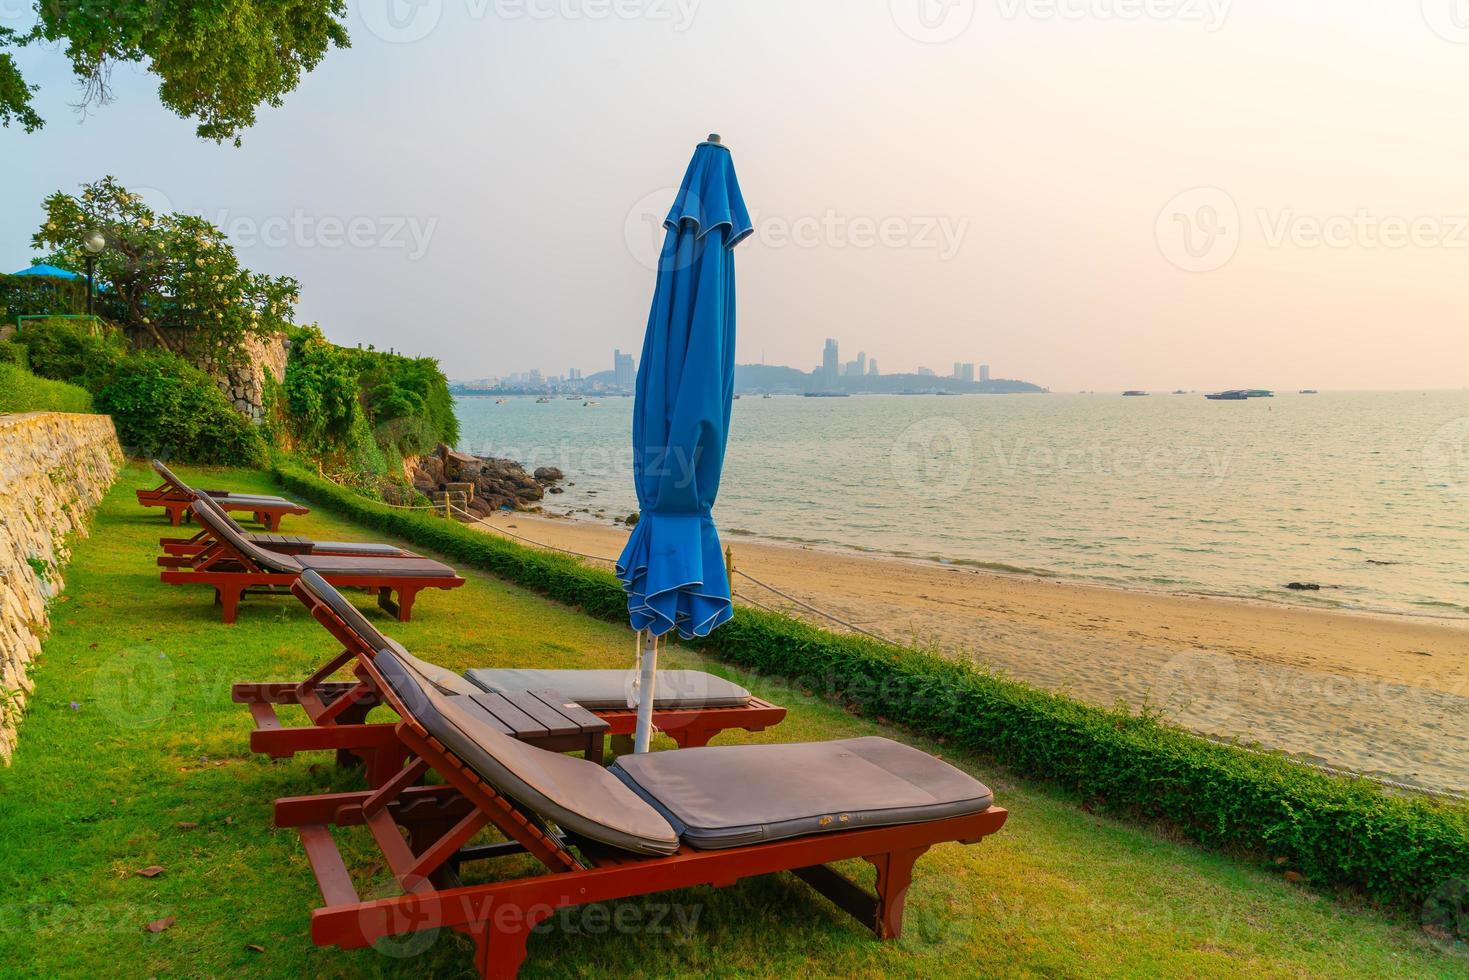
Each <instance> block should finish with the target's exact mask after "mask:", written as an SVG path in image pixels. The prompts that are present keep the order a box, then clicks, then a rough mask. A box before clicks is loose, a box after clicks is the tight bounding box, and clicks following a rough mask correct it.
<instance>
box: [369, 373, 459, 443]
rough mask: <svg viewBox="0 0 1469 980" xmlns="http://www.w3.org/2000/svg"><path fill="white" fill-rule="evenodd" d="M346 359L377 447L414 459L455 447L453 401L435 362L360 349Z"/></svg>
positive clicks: (455, 430) (455, 434)
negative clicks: (444, 446) (445, 446)
mask: <svg viewBox="0 0 1469 980" xmlns="http://www.w3.org/2000/svg"><path fill="white" fill-rule="evenodd" d="M347 353H348V355H349V356H350V357H351V359H352V363H353V364H354V366H355V367H356V369H357V375H358V378H359V379H360V383H361V386H362V392H363V398H364V400H365V401H366V404H367V409H368V415H369V417H370V418H371V420H372V423H373V426H374V428H375V429H376V431H377V432H378V441H379V442H380V443H383V444H384V445H385V446H392V447H394V448H396V449H397V451H398V452H399V453H400V454H402V455H405V456H414V455H420V454H422V453H426V452H428V451H430V450H431V449H433V448H434V447H435V446H436V445H438V444H439V443H441V442H442V443H447V444H448V445H451V446H452V445H453V444H454V443H456V442H458V441H459V419H458V417H457V416H455V414H454V399H453V396H451V395H450V394H449V381H448V379H447V378H445V377H444V373H443V371H442V370H440V368H439V362H438V361H436V360H434V359H433V358H431V357H404V356H402V355H399V354H392V353H386V354H385V353H383V352H382V351H376V350H363V349H361V348H358V349H356V350H350V351H348V352H347Z"/></svg>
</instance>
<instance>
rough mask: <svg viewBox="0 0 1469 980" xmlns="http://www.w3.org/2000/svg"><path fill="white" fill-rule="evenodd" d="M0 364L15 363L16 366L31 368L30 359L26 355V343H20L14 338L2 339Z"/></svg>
mask: <svg viewBox="0 0 1469 980" xmlns="http://www.w3.org/2000/svg"><path fill="white" fill-rule="evenodd" d="M0 364H14V365H15V366H16V367H22V368H29V367H30V359H29V358H28V357H27V356H26V347H25V344H19V343H16V342H15V341H13V340H0Z"/></svg>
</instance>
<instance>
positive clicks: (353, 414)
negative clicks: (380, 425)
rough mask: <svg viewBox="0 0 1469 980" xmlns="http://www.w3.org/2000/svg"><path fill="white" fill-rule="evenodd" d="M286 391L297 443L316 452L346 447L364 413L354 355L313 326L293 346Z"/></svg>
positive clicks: (319, 453) (286, 400)
mask: <svg viewBox="0 0 1469 980" xmlns="http://www.w3.org/2000/svg"><path fill="white" fill-rule="evenodd" d="M284 394H285V404H286V409H287V413H288V416H289V418H290V422H291V425H292V427H293V434H294V436H295V438H296V442H297V446H298V448H300V449H303V450H305V451H306V452H308V453H310V454H313V455H321V454H323V453H329V452H333V451H337V450H339V449H340V448H341V447H342V446H344V445H345V444H346V443H347V441H348V438H349V436H350V435H351V434H352V430H353V427H354V426H355V425H356V423H357V421H358V419H359V418H360V417H361V414H362V413H361V409H360V407H359V406H358V404H357V372H356V371H355V370H354V368H353V366H352V362H351V360H350V359H349V358H348V357H347V354H346V352H345V351H344V350H342V348H340V347H337V346H335V345H334V344H331V343H328V342H327V340H326V338H325V337H323V336H322V335H321V331H320V330H316V329H314V328H313V329H310V330H308V331H306V332H304V333H302V334H301V335H299V336H298V338H297V339H296V341H295V342H294V343H292V345H291V357H290V360H289V361H287V363H286V378H285V383H284Z"/></svg>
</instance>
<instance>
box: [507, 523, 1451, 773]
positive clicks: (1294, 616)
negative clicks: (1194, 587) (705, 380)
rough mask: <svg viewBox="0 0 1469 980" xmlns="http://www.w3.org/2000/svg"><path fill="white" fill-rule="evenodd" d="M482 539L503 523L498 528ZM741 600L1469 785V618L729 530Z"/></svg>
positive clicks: (613, 551) (1273, 740)
mask: <svg viewBox="0 0 1469 980" xmlns="http://www.w3.org/2000/svg"><path fill="white" fill-rule="evenodd" d="M488 523H489V524H490V526H491V527H494V528H498V529H500V530H502V531H509V532H510V533H511V534H516V535H520V536H521V537H523V538H527V539H530V540H531V542H533V543H541V544H546V545H551V546H553V547H557V548H563V549H566V550H570V551H575V552H580V553H583V554H588V555H593V556H597V557H598V559H599V560H602V561H607V560H609V559H611V558H615V557H616V555H617V554H618V553H619V552H620V550H621V547H622V543H623V542H624V541H625V540H626V537H627V534H628V528H626V527H624V526H620V525H613V524H610V523H603V522H601V521H592V520H582V519H579V518H576V517H571V516H559V515H558V516H549V515H543V514H532V513H526V512H499V513H496V514H495V515H493V516H492V517H491V518H490V519H489V520H488ZM486 533H492V532H489V531H486ZM724 543H725V544H726V545H729V546H731V547H732V548H733V551H734V562H735V568H736V571H737V575H736V582H735V592H736V601H737V602H746V603H747V604H750V605H763V606H766V607H768V608H772V609H775V610H778V611H780V612H785V613H788V614H790V615H793V616H796V617H797V618H801V619H805V620H807V621H810V622H813V623H815V624H817V625H822V626H826V627H829V628H834V629H838V630H840V629H841V628H842V627H841V626H839V625H838V624H837V623H834V622H830V621H826V620H824V619H823V618H822V617H819V616H817V615H815V614H813V613H811V612H810V611H808V610H806V609H803V608H801V607H799V606H797V605H796V604H794V603H791V602H789V601H787V600H785V599H782V598H781V597H779V596H777V595H775V594H773V593H772V592H769V591H767V590H766V589H764V588H762V587H760V586H759V585H756V584H754V582H753V580H751V579H749V578H747V577H746V576H753V577H754V579H756V580H759V581H761V582H766V583H769V584H770V585H772V586H775V587H776V588H778V589H780V590H781V591H783V592H786V593H788V594H790V595H792V596H795V597H797V598H799V599H800V600H802V601H804V602H807V603H810V604H811V605H813V606H816V607H817V608H820V609H822V610H825V611H826V612H828V613H830V614H831V615H832V616H835V617H837V618H839V619H840V620H842V621H845V622H847V623H851V624H855V625H856V626H859V627H861V628H862V629H864V630H870V631H871V632H873V633H876V634H878V635H880V636H883V637H886V638H888V639H890V640H892V641H893V642H898V643H903V644H908V645H919V646H928V647H932V648H936V649H939V650H941V651H942V652H944V653H945V654H946V655H949V656H955V657H962V658H965V659H969V660H971V661H973V662H975V663H976V664H978V665H980V666H982V667H984V668H985V669H989V670H993V671H996V672H999V673H1003V674H1005V675H1008V676H1011V677H1014V678H1016V679H1018V680H1023V681H1026V682H1029V683H1033V684H1036V685H1038V686H1041V687H1045V688H1047V689H1050V690H1054V691H1059V692H1064V693H1067V694H1070V695H1072V696H1075V697H1078V698H1080V699H1082V700H1086V701H1090V702H1092V703H1096V704H1102V705H1107V706H1110V705H1113V704H1116V703H1117V702H1119V701H1121V702H1125V703H1126V704H1128V705H1130V706H1131V707H1133V708H1134V709H1137V708H1142V707H1148V708H1151V709H1154V710H1161V711H1162V712H1163V713H1164V714H1165V715H1166V716H1167V717H1168V718H1169V720H1171V721H1174V722H1176V723H1179V724H1182V725H1183V726H1184V727H1186V728H1189V729H1192V730H1194V731H1196V732H1199V733H1200V734H1204V735H1209V736H1213V737H1224V738H1239V739H1240V740H1241V741H1242V742H1245V743H1247V744H1256V745H1258V746H1260V747H1262V748H1267V749H1274V750H1280V751H1285V752H1288V753H1292V754H1295V755H1298V756H1301V757H1303V758H1306V759H1309V760H1311V761H1316V762H1321V763H1324V764H1328V765H1333V766H1336V767H1339V768H1343V769H1350V770H1354V771H1359V772H1363V773H1368V774H1374V775H1383V776H1388V777H1391V778H1394V779H1400V780H1403V781H1406V782H1409V783H1413V784H1415V785H1421V786H1423V787H1424V788H1428V789H1437V790H1449V791H1463V790H1464V789H1466V788H1469V724H1466V722H1469V620H1460V619H1456V618H1452V617H1433V616H1427V615H1425V616H1417V615H1403V614H1397V613H1384V612H1377V611H1372V610H1360V609H1331V608H1317V607H1312V606H1307V605H1304V604H1297V603H1290V602H1272V601H1269V600H1262V599H1257V598H1253V597H1236V596H1212V595H1208V596H1206V595H1199V594H1196V593H1186V592H1177V591H1173V592H1163V591H1151V590H1142V589H1130V588H1126V587H1120V586H1113V585H1102V584H1092V583H1083V582H1077V581H1074V580H1069V579H1066V578H1064V577H1060V576H1056V577H1050V576H1039V575H1032V574H1027V573H1022V572H1009V571H996V570H991V569H981V568H976V567H974V566H972V565H959V564H952V563H950V564H946V563H942V562H937V561H933V560H928V559H922V558H911V557H906V556H890V555H883V554H880V553H875V552H866V551H858V550H849V549H838V548H828V547H817V546H814V545H801V544H795V543H792V542H787V541H772V540H768V539H762V538H759V537H755V536H750V535H745V534H739V535H728V536H726V538H725V542H724Z"/></svg>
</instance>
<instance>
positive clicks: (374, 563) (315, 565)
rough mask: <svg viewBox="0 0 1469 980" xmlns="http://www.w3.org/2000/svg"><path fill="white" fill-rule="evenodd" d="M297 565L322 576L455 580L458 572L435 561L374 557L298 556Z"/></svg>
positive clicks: (296, 558) (429, 559)
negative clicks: (379, 576) (381, 576)
mask: <svg viewBox="0 0 1469 980" xmlns="http://www.w3.org/2000/svg"><path fill="white" fill-rule="evenodd" d="M294 557H295V560H296V562H297V564H299V565H300V566H301V567H302V568H303V569H307V568H309V569H311V570H312V571H314V572H319V573H320V574H322V575H327V576H330V575H390V576H393V577H402V578H453V577H454V569H452V568H450V567H449V566H448V565H445V564H443V563H442V562H437V561H434V560H433V559H432V558H382V557H377V556H372V555H296V556H294Z"/></svg>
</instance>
